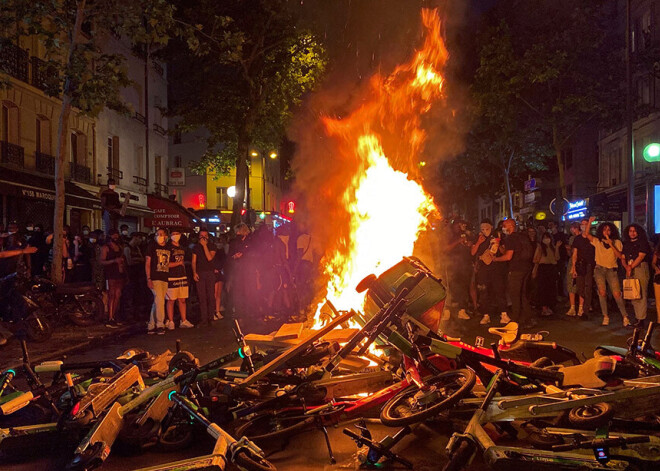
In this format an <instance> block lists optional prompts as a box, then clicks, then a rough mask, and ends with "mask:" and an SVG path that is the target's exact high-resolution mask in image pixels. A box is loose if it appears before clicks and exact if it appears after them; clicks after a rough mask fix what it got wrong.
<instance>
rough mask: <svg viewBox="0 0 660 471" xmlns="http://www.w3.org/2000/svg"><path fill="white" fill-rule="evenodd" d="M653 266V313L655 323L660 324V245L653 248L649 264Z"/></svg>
mask: <svg viewBox="0 0 660 471" xmlns="http://www.w3.org/2000/svg"><path fill="white" fill-rule="evenodd" d="M651 265H653V273H654V275H653V293H654V294H655V311H656V315H657V321H656V322H658V323H660V243H658V245H656V246H655V250H654V251H653V260H652V262H651Z"/></svg>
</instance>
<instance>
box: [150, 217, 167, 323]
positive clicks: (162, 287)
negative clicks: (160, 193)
mask: <svg viewBox="0 0 660 471" xmlns="http://www.w3.org/2000/svg"><path fill="white" fill-rule="evenodd" d="M144 269H145V272H146V274H147V286H148V287H149V289H150V290H151V292H152V293H153V294H154V304H153V306H152V307H151V316H150V318H149V324H148V326H147V333H148V334H156V333H157V334H159V335H162V334H164V333H165V295H166V294H167V283H168V278H169V272H170V249H169V247H168V245H167V230H166V229H158V231H157V232H156V237H155V238H154V241H153V242H152V243H151V244H149V246H148V248H147V254H146V256H145V259H144Z"/></svg>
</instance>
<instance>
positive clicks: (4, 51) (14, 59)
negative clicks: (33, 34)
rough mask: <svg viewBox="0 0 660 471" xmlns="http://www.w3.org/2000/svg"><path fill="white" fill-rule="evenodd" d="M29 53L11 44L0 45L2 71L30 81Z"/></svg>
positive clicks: (0, 66)
mask: <svg viewBox="0 0 660 471" xmlns="http://www.w3.org/2000/svg"><path fill="white" fill-rule="evenodd" d="M28 57H29V55H28V53H27V51H25V50H23V49H21V48H20V47H18V46H15V45H14V44H10V43H3V44H0V69H2V70H3V71H5V72H6V73H8V74H9V75H11V76H12V77H15V78H17V79H18V80H22V81H23V82H27V81H28Z"/></svg>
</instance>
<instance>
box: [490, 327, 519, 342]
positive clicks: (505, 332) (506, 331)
mask: <svg viewBox="0 0 660 471" xmlns="http://www.w3.org/2000/svg"><path fill="white" fill-rule="evenodd" d="M488 333H489V334H493V335H499V336H500V337H501V339H500V340H501V342H502V343H505V344H509V343H513V342H515V340H516V338H518V323H517V322H509V323H508V324H507V325H505V326H504V327H491V328H489V329H488Z"/></svg>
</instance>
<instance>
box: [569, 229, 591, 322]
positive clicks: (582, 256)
mask: <svg viewBox="0 0 660 471" xmlns="http://www.w3.org/2000/svg"><path fill="white" fill-rule="evenodd" d="M580 229H581V233H580V234H579V235H578V236H576V237H575V239H574V240H573V245H572V246H571V247H572V251H573V253H572V255H571V276H573V277H575V278H577V291H578V295H579V296H580V307H579V308H578V312H577V315H578V317H583V316H584V318H586V316H585V312H586V313H589V312H591V296H592V293H593V283H594V267H595V266H596V248H595V247H594V246H593V245H592V244H591V242H590V241H589V239H588V238H587V237H586V236H585V234H586V232H587V231H588V229H589V220H588V219H583V220H582V221H580Z"/></svg>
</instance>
